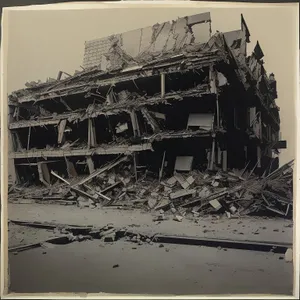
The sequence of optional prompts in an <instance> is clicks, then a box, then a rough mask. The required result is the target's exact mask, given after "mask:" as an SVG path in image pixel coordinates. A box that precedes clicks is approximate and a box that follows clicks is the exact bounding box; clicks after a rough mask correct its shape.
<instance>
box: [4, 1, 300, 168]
mask: <svg viewBox="0 0 300 300" xmlns="http://www.w3.org/2000/svg"><path fill="white" fill-rule="evenodd" d="M207 11H209V12H210V13H211V18H212V30H213V33H214V32H215V31H216V30H218V31H221V32H226V31H231V30H237V29H240V26H241V13H242V14H243V15H244V19H245V20H246V23H247V25H248V28H249V30H250V34H251V37H250V40H251V43H250V44H248V54H251V52H252V50H253V48H254V46H255V44H256V41H257V40H259V43H260V45H261V48H262V49H263V52H264V54H265V57H264V62H265V65H264V66H265V68H266V70H267V72H268V73H271V72H273V73H274V74H275V78H276V80H277V88H278V99H277V105H278V106H279V107H280V117H281V132H282V139H285V140H287V143H288V149H286V150H283V151H282V153H281V155H280V164H283V163H286V162H288V161H289V160H291V159H293V158H294V155H295V145H296V141H295V140H296V137H295V134H296V128H295V126H296V122H295V114H296V113H295V111H296V109H295V108H296V107H295V99H296V89H297V85H298V81H297V80H296V77H295V74H296V72H299V70H298V63H297V57H296V55H298V40H297V38H296V37H297V34H298V31H297V26H298V25H297V24H298V23H297V18H298V7H297V6H295V5H293V6H292V5H289V6H282V5H280V6H278V5H277V6H275V5H274V6H272V5H270V4H269V5H268V6H267V7H266V6H264V7H262V6H260V7H257V6H255V5H254V6H253V7H251V8H249V7H247V8H245V7H238V8H208V7H205V8H203V7H202V8H201V6H200V5H198V7H176V6H175V5H172V7H170V6H169V7H161V6H160V7H158V6H156V7H155V6H152V7H147V8H140V7H139V8H114V9H89V10H56V11H45V10H44V11H28V10H22V11H9V18H8V25H7V29H8V54H7V70H8V71H7V72H8V73H7V82H8V83H7V92H8V93H11V92H12V91H14V90H17V89H20V88H24V87H25V86H24V84H25V83H26V82H27V81H37V80H41V81H45V80H46V79H47V78H48V77H52V78H56V77H57V74H58V72H59V71H60V70H61V71H65V72H67V73H70V74H73V73H74V71H75V70H80V69H81V68H80V65H82V62H83V54H84V42H85V41H87V40H92V39H97V38H101V37H104V36H108V35H111V34H116V33H121V32H125V31H128V30H133V29H137V28H141V27H146V26H151V25H153V24H155V23H160V22H165V21H168V20H172V19H176V18H178V17H183V16H187V15H193V14H197V13H202V12H207ZM296 51H297V52H296Z"/></svg>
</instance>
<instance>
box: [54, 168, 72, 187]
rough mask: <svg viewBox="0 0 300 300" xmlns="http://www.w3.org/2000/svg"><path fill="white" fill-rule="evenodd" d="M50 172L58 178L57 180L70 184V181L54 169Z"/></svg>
mask: <svg viewBox="0 0 300 300" xmlns="http://www.w3.org/2000/svg"><path fill="white" fill-rule="evenodd" d="M51 174H52V175H53V176H55V177H56V178H58V179H59V180H61V181H63V182H64V183H66V184H67V185H70V182H69V181H67V180H65V179H64V178H62V177H60V176H59V175H58V174H56V173H55V172H54V171H51Z"/></svg>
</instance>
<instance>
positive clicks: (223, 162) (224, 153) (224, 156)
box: [222, 150, 227, 172]
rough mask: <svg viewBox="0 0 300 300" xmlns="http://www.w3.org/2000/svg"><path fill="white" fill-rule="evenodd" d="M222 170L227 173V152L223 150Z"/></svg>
mask: <svg viewBox="0 0 300 300" xmlns="http://www.w3.org/2000/svg"><path fill="white" fill-rule="evenodd" d="M222 169H223V171H225V172H226V171H227V150H223V159H222Z"/></svg>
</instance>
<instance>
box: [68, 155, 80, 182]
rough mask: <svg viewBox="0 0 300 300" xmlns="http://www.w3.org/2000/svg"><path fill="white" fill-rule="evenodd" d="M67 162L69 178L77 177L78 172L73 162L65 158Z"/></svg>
mask: <svg viewBox="0 0 300 300" xmlns="http://www.w3.org/2000/svg"><path fill="white" fill-rule="evenodd" d="M65 162H66V165H67V172H68V175H69V178H73V177H77V176H78V174H77V172H76V169H75V166H74V164H73V163H72V162H71V161H69V160H68V159H67V158H66V157H65Z"/></svg>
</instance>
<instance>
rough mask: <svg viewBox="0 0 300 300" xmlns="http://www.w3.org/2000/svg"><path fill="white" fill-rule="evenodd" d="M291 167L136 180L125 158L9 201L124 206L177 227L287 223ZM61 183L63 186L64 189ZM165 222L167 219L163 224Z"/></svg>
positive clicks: (17, 190) (14, 194)
mask: <svg viewBox="0 0 300 300" xmlns="http://www.w3.org/2000/svg"><path fill="white" fill-rule="evenodd" d="M292 165H293V161H291V162H289V163H288V164H285V165H283V166H282V167H281V168H279V169H277V170H276V171H274V172H273V173H270V174H269V175H268V176H264V175H262V176H258V175H255V174H254V172H253V170H252V171H251V172H246V171H245V170H235V169H233V170H229V171H227V172H224V171H220V170H219V171H205V172H200V171H196V170H194V171H190V172H184V173H182V172H181V173H179V172H176V171H175V172H174V175H173V176H172V177H171V178H168V179H164V180H160V178H157V176H156V178H155V177H154V176H153V174H148V173H147V172H145V173H144V176H143V177H141V178H140V179H139V180H136V176H135V168H134V166H133V165H132V163H131V162H130V160H129V159H128V157H127V156H124V157H121V158H119V159H117V160H115V161H113V162H111V163H109V164H107V165H106V166H104V167H102V168H100V169H98V170H96V171H94V172H93V173H92V174H91V175H89V176H88V177H85V178H75V180H74V181H72V182H69V181H67V180H65V179H64V178H62V177H60V176H59V175H58V174H56V173H55V172H53V171H52V172H51V174H52V175H53V176H54V177H56V178H57V179H58V182H57V183H56V184H54V185H53V186H52V187H49V188H43V189H37V188H35V189H32V188H31V189H20V188H17V187H14V188H13V189H11V191H10V192H11V194H12V195H11V197H10V198H15V199H16V198H18V199H20V198H23V199H39V200H43V201H46V200H53V201H58V202H65V203H74V204H75V203H77V205H78V206H93V207H96V206H99V207H103V206H122V207H130V208H146V209H147V210H148V211H151V210H158V211H161V212H162V213H165V212H167V211H171V212H172V213H174V214H175V215H176V216H177V219H178V221H181V220H182V217H183V216H184V215H185V214H186V213H193V214H194V216H201V215H204V214H209V213H223V214H224V213H225V214H226V215H227V216H228V217H229V218H231V217H235V216H243V215H247V214H250V213H258V212H260V213H266V212H271V213H272V214H274V213H275V214H277V215H280V216H284V217H289V216H291V215H292V206H293V194H292V184H293V170H292ZM61 182H62V183H61ZM162 219H163V218H162Z"/></svg>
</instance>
